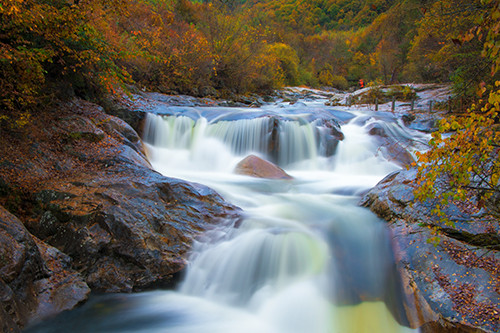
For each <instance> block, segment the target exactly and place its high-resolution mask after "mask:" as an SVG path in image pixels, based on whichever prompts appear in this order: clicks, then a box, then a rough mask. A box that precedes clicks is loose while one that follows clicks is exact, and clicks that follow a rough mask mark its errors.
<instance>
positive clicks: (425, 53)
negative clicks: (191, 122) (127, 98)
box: [0, 0, 498, 122]
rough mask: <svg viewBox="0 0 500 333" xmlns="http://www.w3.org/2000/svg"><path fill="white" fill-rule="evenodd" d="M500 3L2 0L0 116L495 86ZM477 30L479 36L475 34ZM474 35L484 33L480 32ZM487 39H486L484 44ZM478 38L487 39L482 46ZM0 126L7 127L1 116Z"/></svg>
mask: <svg viewBox="0 0 500 333" xmlns="http://www.w3.org/2000/svg"><path fill="white" fill-rule="evenodd" d="M495 6H497V4H496V2H492V1H481V0H474V1H469V0H467V1H465V0H444V1H435V0H369V1H367V0H355V1H351V0H313V1H304V0H279V1H270V0H266V1H241V0H240V1H238V0H216V1H188V0H130V1H126V0H111V1H104V0H98V1H88V0H74V1H70V0H54V1H49V0H8V1H6V0H2V1H1V2H0V85H1V86H2V89H1V91H0V107H1V108H2V109H6V110H9V111H11V112H14V111H16V112H15V113H16V114H17V116H15V117H14V118H15V119H17V120H16V121H20V122H22V116H20V115H19V110H30V109H33V108H36V106H37V105H40V104H46V103H47V102H48V101H51V100H54V99H57V98H61V97H68V96H74V95H76V96H79V97H83V98H86V99H94V100H97V99H99V98H100V97H101V96H102V95H106V94H108V93H113V92H117V91H126V89H125V88H126V87H127V85H129V84H132V83H133V84H135V85H136V86H138V87H140V88H142V89H147V90H151V91H159V92H164V93H182V94H190V95H195V96H196V95H197V96H208V95H211V96H221V97H230V96H231V95H232V94H234V93H237V94H244V93H249V92H257V93H259V92H260V93H266V92H269V91H271V90H272V89H275V88H279V87H282V86H286V85H307V86H311V87H322V86H323V87H324V86H328V87H333V88H338V89H342V90H346V89H348V88H349V87H352V86H356V85H358V82H359V80H360V79H363V81H364V82H366V83H374V84H391V83H398V82H453V83H454V85H455V87H456V92H457V94H458V95H460V96H461V97H468V98H469V99H470V98H474V96H475V92H476V90H477V88H478V84H480V83H481V84H483V86H490V87H491V85H492V83H493V82H494V80H495V77H494V76H492V75H490V72H491V66H492V62H494V57H495V54H496V52H498V45H496V46H495V48H494V49H493V51H492V52H494V53H495V54H493V55H492V56H490V57H482V56H481V53H482V52H483V45H484V38H483V37H485V36H482V34H481V32H480V31H478V28H479V29H480V25H481V24H482V22H483V21H484V18H485V17H487V16H488V15H489V14H490V12H491V10H492V8H494V7H495ZM474 29H476V30H474ZM475 32H478V33H477V34H476V33H475ZM485 35H486V34H485ZM478 37H479V38H478ZM2 117H4V118H5V117H7V115H3V116H2Z"/></svg>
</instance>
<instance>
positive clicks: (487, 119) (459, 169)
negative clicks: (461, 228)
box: [415, 81, 500, 223]
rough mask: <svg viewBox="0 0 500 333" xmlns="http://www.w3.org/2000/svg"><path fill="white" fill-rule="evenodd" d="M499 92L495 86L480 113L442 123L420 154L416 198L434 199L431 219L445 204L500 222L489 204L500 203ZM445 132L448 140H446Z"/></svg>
mask: <svg viewBox="0 0 500 333" xmlns="http://www.w3.org/2000/svg"><path fill="white" fill-rule="evenodd" d="M499 87H500V81H497V82H496V88H495V89H493V90H492V91H491V92H490V93H489V96H488V100H487V101H484V102H482V103H483V106H482V107H481V108H479V107H478V106H475V105H473V106H472V107H471V108H470V110H469V112H468V114H466V115H463V116H452V117H450V118H449V119H447V120H441V122H440V126H439V130H438V131H437V132H435V133H434V134H433V135H432V136H433V138H432V140H431V141H430V143H429V144H430V146H431V149H430V150H428V151H427V152H425V153H421V154H419V163H420V165H419V167H418V172H419V176H418V181H417V185H418V188H417V189H416V192H415V194H416V198H417V199H418V200H421V201H424V200H427V199H430V198H438V199H439V202H438V203H437V204H436V207H435V209H434V213H435V214H437V215H438V216H441V217H442V218H445V217H444V213H443V210H442V208H443V207H444V206H445V205H447V204H448V203H450V202H468V203H470V204H472V205H473V206H475V207H476V208H479V209H480V208H483V207H486V208H488V211H489V213H491V214H493V215H495V216H500V210H499V209H500V207H497V206H496V205H494V204H492V203H493V202H494V201H496V200H498V199H500V198H499V197H500V184H499V179H500V159H499V153H500V145H499V144H500V128H499V126H498V125H497V124H495V120H496V119H497V117H498V113H499V111H500V107H499V103H500V88H499ZM478 108H479V109H478ZM450 131H452V132H453V133H452V134H451V135H446V134H445V133H448V132H450ZM470 207H472V206H470ZM448 222H449V221H448ZM450 223H451V222H450Z"/></svg>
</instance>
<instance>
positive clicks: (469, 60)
mask: <svg viewBox="0 0 500 333" xmlns="http://www.w3.org/2000/svg"><path fill="white" fill-rule="evenodd" d="M490 6H491V5H488V4H486V3H485V2H484V1H482V0H473V1H469V0H445V1H436V2H434V3H433V4H432V6H430V7H429V8H428V9H427V10H426V11H425V13H424V16H423V18H422V19H421V21H420V22H419V27H418V30H417V35H416V37H415V38H414V39H413V41H412V47H411V50H410V54H409V60H410V62H411V63H412V65H413V76H420V77H421V78H422V79H423V80H424V81H426V82H450V81H453V82H454V83H455V93H456V94H457V95H460V96H469V97H470V96H473V95H474V94H475V90H476V85H477V83H479V82H480V81H482V80H488V78H487V77H485V76H484V75H483V74H484V72H485V71H487V68H488V67H489V66H490V65H489V63H490V62H491V58H485V57H481V56H480V55H481V51H482V48H483V44H482V42H481V41H480V40H479V39H477V38H475V39H470V40H468V41H466V40H464V39H463V38H461V36H462V35H464V34H465V33H466V32H467V31H469V29H472V28H473V27H474V26H475V25H476V24H477V22H476V21H477V18H478V17H479V16H482V15H484V14H485V13H487V12H489V7H490ZM489 81H490V83H491V79H489Z"/></svg>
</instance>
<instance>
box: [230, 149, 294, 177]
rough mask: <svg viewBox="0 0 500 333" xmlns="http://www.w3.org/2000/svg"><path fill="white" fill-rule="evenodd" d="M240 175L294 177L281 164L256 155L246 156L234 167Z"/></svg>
mask: <svg viewBox="0 0 500 333" xmlns="http://www.w3.org/2000/svg"><path fill="white" fill-rule="evenodd" d="M234 172H235V173H237V174H239V175H247V176H251V177H257V178H267V179H293V177H292V176H290V175H289V174H287V173H286V172H285V171H284V170H283V169H281V168H280V167H279V166H277V165H275V164H273V163H271V162H268V161H266V160H264V159H262V158H260V157H257V156H255V155H249V156H247V157H245V158H244V159H243V160H242V161H241V162H240V163H238V165H236V168H235V169H234Z"/></svg>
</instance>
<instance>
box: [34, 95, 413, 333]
mask: <svg viewBox="0 0 500 333" xmlns="http://www.w3.org/2000/svg"><path fill="white" fill-rule="evenodd" d="M318 108H319V106H317V109H318ZM185 109H186V112H189V108H185ZM317 109H315V110H317ZM204 112H205V114H208V113H209V110H206V111H204ZM241 112H242V113H243V112H245V111H241ZM273 112H275V113H278V112H279V110H274V111H273ZM315 112H316V111H315ZM202 113H203V112H194V111H193V112H191V113H189V114H190V117H186V116H183V115H182V112H179V114H178V115H175V116H172V115H171V116H158V115H152V114H150V115H148V117H147V119H146V126H145V134H144V140H145V141H146V142H147V143H148V150H149V154H150V159H151V162H152V165H153V166H154V167H155V168H156V169H157V170H159V171H160V172H162V173H164V174H166V175H167V176H176V177H182V178H185V179H187V180H191V181H196V182H200V183H204V184H206V185H209V186H211V187H213V188H214V189H215V190H216V191H218V192H219V193H221V194H222V195H223V196H224V197H225V198H226V199H227V200H229V201H230V202H232V203H234V204H236V205H239V206H240V207H241V208H243V210H244V211H245V220H244V221H243V223H242V224H241V226H240V227H239V228H238V229H231V230H215V231H212V233H213V234H206V235H205V236H204V237H203V238H201V239H200V240H199V242H198V243H197V244H195V246H194V249H193V253H192V255H191V257H190V259H189V265H188V268H187V270H186V272H185V277H184V279H183V281H182V283H181V285H180V287H179V289H178V290H177V291H170V292H159V291H158V292H152V293H145V294H139V295H135V296H131V297H123V296H122V297H121V298H116V299H113V298H112V299H111V300H110V299H108V298H106V299H104V300H103V301H102V302H103V303H101V304H104V305H102V306H103V307H104V308H105V309H108V310H107V313H109V315H108V316H107V317H105V319H103V318H102V317H98V319H99V320H98V321H99V324H94V326H91V324H89V322H90V321H89V320H88V319H86V320H83V319H78V318H82V317H85V316H87V317H88V316H96V315H95V314H94V313H93V312H92V311H93V310H92V309H93V308H92V303H91V305H90V308H89V307H83V308H82V309H80V310H78V311H80V312H74V316H75V317H69V318H68V317H66V320H65V321H64V324H62V325H63V326H64V325H71V329H72V330H73V331H74V332H75V333H77V332H86V331H93V332H107V333H109V332H152V333H153V332H154V333H159V332H176V333H194V332H200V331H203V332H213V333H224V332H236V333H246V332H269V333H290V332H297V333H299V332H300V333H304V332H312V333H323V332H324V333H354V332H360V333H365V332H366V333H368V332H370V333H372V332H374V333H377V332H381V333H382V332H384V333H386V332H395V333H396V332H397V333H400V332H406V331H408V330H409V329H407V328H405V327H402V326H401V325H400V324H399V323H398V322H397V321H396V320H395V319H394V317H393V315H392V314H391V311H392V312H395V313H397V312H398V311H399V310H400V309H399V308H397V307H395V306H394V304H399V303H398V300H394V299H392V300H390V302H387V304H392V305H391V306H389V305H386V304H384V301H385V300H388V298H389V297H390V296H391V295H398V292H399V285H398V284H397V277H396V278H395V276H397V274H396V272H395V270H394V268H393V261H392V251H391V247H390V243H389V240H388V237H387V234H386V230H385V228H384V225H383V224H382V223H381V222H380V221H379V220H378V219H377V217H376V216H374V215H373V214H372V213H370V212H369V211H367V210H365V209H363V208H360V207H357V205H356V202H357V200H358V197H357V196H356V195H355V194H356V193H358V192H361V191H365V190H367V189H368V188H370V187H372V186H374V185H375V184H376V182H378V181H379V180H380V179H381V178H382V177H383V176H385V175H386V174H387V173H389V172H391V171H393V170H396V169H397V168H398V167H397V166H396V165H394V164H392V163H389V162H387V161H386V160H385V159H384V158H383V157H382V156H381V154H378V153H377V148H378V147H377V145H376V144H375V142H374V141H373V138H372V137H370V136H369V135H368V133H367V130H366V128H365V127H364V125H365V124H362V125H359V124H357V123H356V121H353V122H350V123H348V124H345V125H343V126H342V131H343V133H344V135H345V139H344V140H343V141H342V142H340V143H339V145H338V149H337V152H336V154H335V155H334V156H333V157H329V156H327V155H328V154H327V153H326V148H325V144H326V143H327V142H328V140H331V133H330V134H329V133H328V128H326V127H321V125H320V122H318V121H316V120H314V119H312V120H311V118H312V117H311V115H312V114H311V113H310V112H309V113H308V111H307V109H306V108H303V107H302V108H301V107H300V106H297V105H296V106H294V109H293V117H288V118H287V116H286V115H283V117H281V118H280V117H274V116H273V117H269V116H264V117H263V116H259V117H249V116H248V114H247V113H245V114H244V115H242V116H241V117H240V118H241V119H238V117H237V113H236V114H231V117H232V118H234V120H232V121H227V120H221V118H223V116H212V117H203V116H201V114H202ZM186 114H187V113H186ZM195 114H197V116H196V117H194V116H193V115H195ZM209 119H210V120H209ZM217 120H218V121H217ZM306 120H307V121H306ZM391 126H392V125H391ZM395 126H398V125H397V124H396V125H395ZM394 131H397V129H394ZM394 135H397V133H395V134H394ZM276 144H278V146H276ZM249 153H258V154H260V155H261V156H263V157H265V158H267V159H270V160H275V161H277V162H278V163H279V164H280V165H281V166H283V167H284V168H285V169H286V171H287V172H289V173H290V174H291V175H292V176H293V177H294V178H293V179H292V180H270V179H258V178H251V177H248V176H242V175H235V174H233V173H232V169H233V167H234V165H235V164H236V163H237V162H238V161H239V160H241V158H242V157H243V156H244V155H246V154H249ZM299 162H300V163H299ZM311 168H313V169H311ZM221 234H222V235H225V236H223V237H221ZM211 235H214V236H213V237H211ZM388 281H396V283H394V284H389V283H388ZM396 298H397V297H396ZM388 308H389V309H390V310H391V311H389V310H388ZM124 309H125V310H124ZM78 313H83V315H79V314H78ZM118 314H121V316H120V315H118ZM123 317H126V318H129V319H130V321H127V320H125V321H124V319H123ZM75 318H76V319H75ZM79 320H80V322H79ZM131 321H133V323H132V322H131ZM75 323H76V325H75ZM134 323H135V324H134ZM139 323H140V324H139ZM75 327H76V328H75ZM103 327H104V328H105V329H103ZM66 328H68V327H66ZM80 328H81V329H80ZM35 332H37V333H42V332H51V331H50V329H49V330H47V331H43V330H39V331H35Z"/></svg>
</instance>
